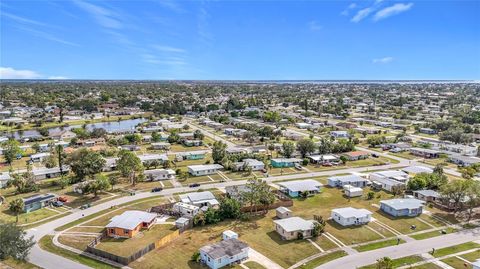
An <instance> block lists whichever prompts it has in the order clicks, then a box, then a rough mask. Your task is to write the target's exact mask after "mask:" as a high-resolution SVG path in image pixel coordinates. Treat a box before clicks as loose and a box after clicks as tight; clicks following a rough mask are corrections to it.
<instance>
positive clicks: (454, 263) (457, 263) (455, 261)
mask: <svg viewBox="0 0 480 269" xmlns="http://www.w3.org/2000/svg"><path fill="white" fill-rule="evenodd" d="M441 261H442V262H444V263H446V264H448V265H450V266H451V267H453V268H464V269H472V268H473V266H472V265H470V264H468V263H466V262H464V261H462V260H460V259H459V258H457V257H450V258H446V259H443V260H441ZM465 265H467V266H465Z"/></svg>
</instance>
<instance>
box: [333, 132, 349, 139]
mask: <svg viewBox="0 0 480 269" xmlns="http://www.w3.org/2000/svg"><path fill="white" fill-rule="evenodd" d="M330 135H331V136H333V137H335V138H348V137H349V136H350V135H349V134H348V132H347V131H331V132H330Z"/></svg>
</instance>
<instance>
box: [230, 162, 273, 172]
mask: <svg viewBox="0 0 480 269" xmlns="http://www.w3.org/2000/svg"><path fill="white" fill-rule="evenodd" d="M247 167H250V168H252V171H261V170H263V169H265V164H264V163H263V162H261V161H259V160H257V159H243V161H241V162H236V163H233V170H235V171H243V170H245V169H246V168H247Z"/></svg>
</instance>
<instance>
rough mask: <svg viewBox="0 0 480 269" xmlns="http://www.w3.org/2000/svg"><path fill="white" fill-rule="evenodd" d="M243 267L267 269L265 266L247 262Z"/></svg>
mask: <svg viewBox="0 0 480 269" xmlns="http://www.w3.org/2000/svg"><path fill="white" fill-rule="evenodd" d="M243 265H245V266H247V267H248V268H249V269H267V268H265V266H263V265H261V264H259V263H258V262H254V261H248V262H245V263H244V264H243Z"/></svg>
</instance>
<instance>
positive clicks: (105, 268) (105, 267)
mask: <svg viewBox="0 0 480 269" xmlns="http://www.w3.org/2000/svg"><path fill="white" fill-rule="evenodd" d="M52 238H53V236H52V235H46V236H44V237H42V238H41V239H40V241H39V242H38V244H39V245H40V247H41V248H42V249H43V250H46V251H49V252H52V253H54V254H57V255H60V256H62V257H65V258H67V259H70V260H74V261H76V262H79V263H81V264H84V265H87V266H90V267H92V268H98V269H114V268H116V267H113V266H111V265H109V264H106V263H103V262H100V261H97V260H94V259H91V258H88V257H86V256H83V255H78V254H77V253H74V252H71V251H68V250H66V249H63V248H59V247H57V246H55V245H54V244H53V242H52Z"/></svg>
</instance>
